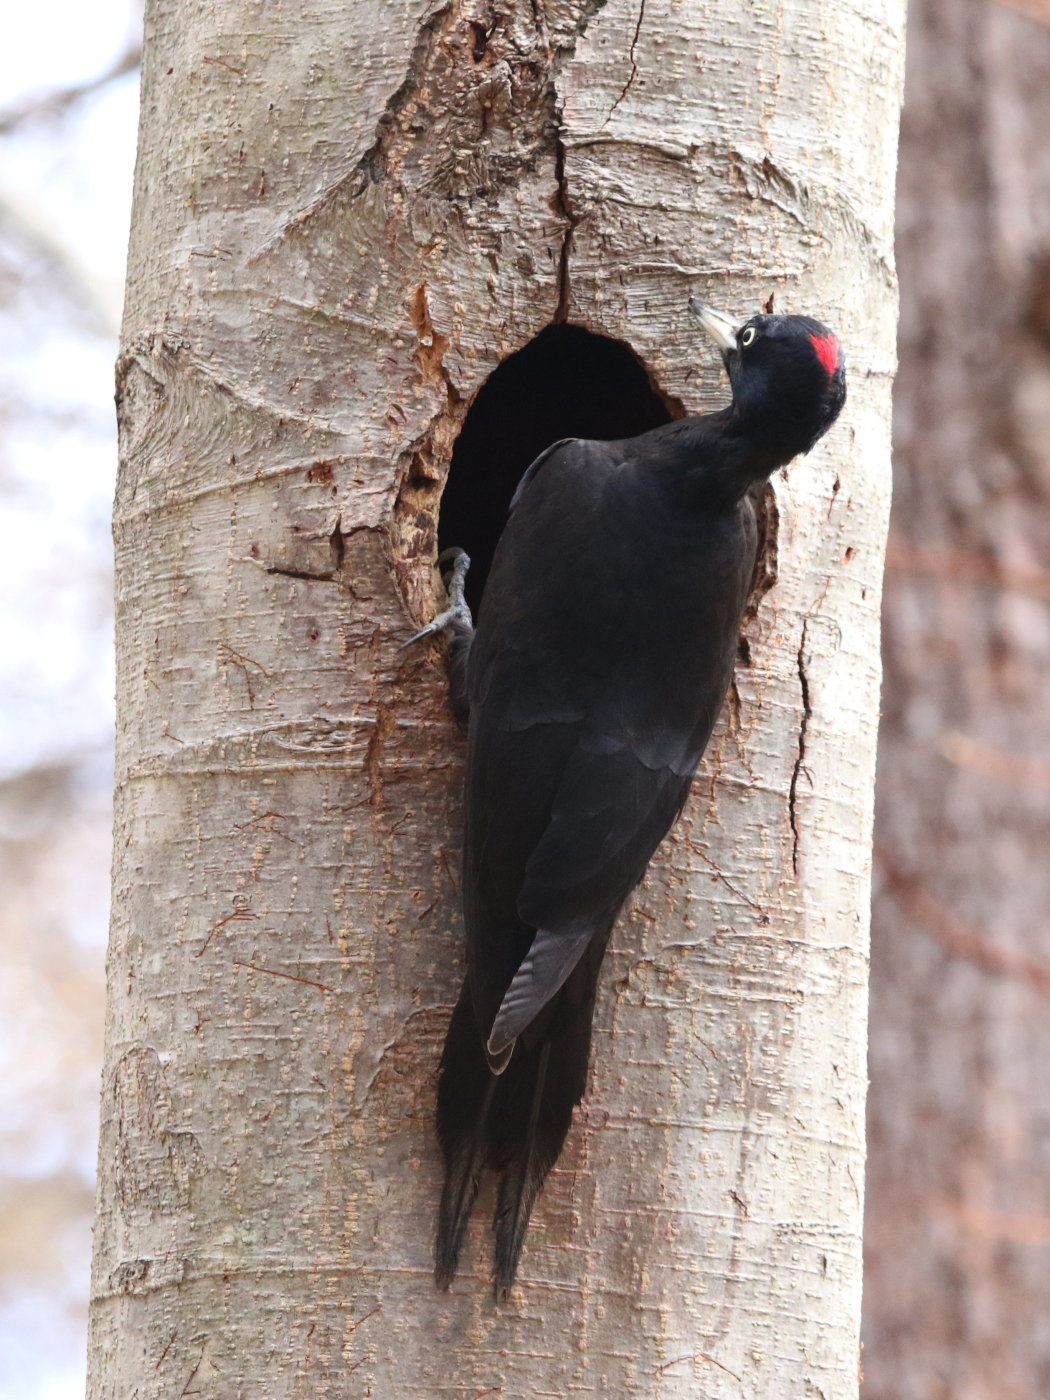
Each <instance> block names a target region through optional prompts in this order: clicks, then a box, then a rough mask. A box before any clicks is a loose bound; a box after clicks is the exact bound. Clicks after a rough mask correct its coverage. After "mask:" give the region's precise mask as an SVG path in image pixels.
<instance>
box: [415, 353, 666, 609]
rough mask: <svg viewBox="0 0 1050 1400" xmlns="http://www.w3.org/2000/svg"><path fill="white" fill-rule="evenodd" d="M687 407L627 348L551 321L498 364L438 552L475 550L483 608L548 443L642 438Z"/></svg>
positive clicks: (447, 500)
mask: <svg viewBox="0 0 1050 1400" xmlns="http://www.w3.org/2000/svg"><path fill="white" fill-rule="evenodd" d="M683 411H684V410H683V409H682V407H681V405H680V404H678V403H677V402H675V401H674V400H671V399H668V398H666V397H665V396H663V395H662V394H661V393H660V392H659V391H658V390H657V389H656V388H655V386H654V385H653V383H652V380H651V379H650V377H649V375H648V373H647V372H646V369H645V366H644V365H643V364H642V362H641V361H640V360H639V359H638V357H637V356H636V355H635V354H634V353H633V352H632V351H631V350H630V348H629V347H628V346H626V345H625V344H624V343H623V342H622V341H619V340H612V339H610V338H609V337H608V336H604V335H595V334H594V333H593V332H592V331H588V330H585V329H584V327H583V326H571V325H557V326H548V327H546V329H545V330H542V331H541V332H540V333H539V335H537V336H536V337H535V338H534V339H533V340H531V341H529V343H528V345H526V346H524V347H523V348H522V349H521V350H518V351H517V352H516V353H515V354H513V355H509V356H508V357H507V358H506V359H505V360H504V361H503V362H502V363H501V364H499V365H498V366H497V367H496V369H495V370H493V372H492V374H491V375H490V376H489V378H488V379H487V380H486V381H485V383H484V384H483V385H482V386H481V388H480V389H479V390H478V393H477V396H476V398H475V399H474V402H473V404H472V405H471V407H470V411H469V412H468V414H467V416H466V419H465V420H464V423H463V427H462V429H461V430H460V434H459V437H458V438H457V439H456V444H455V447H454V448H453V452H452V461H451V464H450V466H449V472H448V479H447V482H446V485H445V490H444V492H443V494H442V498H441V511H440V515H439V518H438V545H439V548H440V549H447V548H449V547H450V546H452V545H459V546H461V547H462V548H463V549H465V550H466V551H467V553H468V554H469V555H470V559H471V568H470V573H469V574H468V576H467V601H468V602H469V603H470V606H471V608H472V609H473V610H474V611H475V613H476V611H477V607H478V604H479V603H480V601H481V595H482V591H483V589H484V586H485V579H486V578H487V577H488V572H489V567H490V566H491V564H492V556H493V554H494V553H495V550H496V543H497V541H498V540H499V537H500V534H501V532H502V530H503V526H504V523H505V521H506V519H507V508H508V506H509V505H510V500H511V497H512V496H513V494H514V490H515V487H516V486H517V484H518V482H519V481H520V480H521V478H522V476H523V475H524V473H525V471H526V469H527V467H528V466H529V464H530V462H532V461H533V460H534V459H535V458H536V457H537V456H538V455H539V454H540V453H541V452H542V451H543V449H544V448H545V447H549V446H550V444H551V443H552V442H557V441H558V439H559V438H565V437H580V438H599V439H604V440H610V439H615V438H623V437H634V436H636V435H637V434H638V433H644V432H646V431H647V430H648V429H650V428H656V427H658V426H659V425H660V424H661V423H669V422H670V421H671V419H672V418H678V417H681V415H682V413H683Z"/></svg>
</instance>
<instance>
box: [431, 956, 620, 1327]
mask: <svg viewBox="0 0 1050 1400" xmlns="http://www.w3.org/2000/svg"><path fill="white" fill-rule="evenodd" d="M606 936H607V935H606ZM604 949H605V937H599V938H597V939H596V940H595V941H594V943H593V944H592V945H591V947H590V948H588V950H587V953H586V954H585V956H584V957H583V958H581V960H580V962H579V964H578V965H577V966H576V968H575V969H574V970H573V973H572V975H571V976H570V977H569V979H568V981H567V982H566V983H565V985H564V987H562V989H561V990H560V991H559V992H558V993H557V995H556V996H555V997H554V999H553V1001H551V1002H550V1003H549V1005H548V1006H547V1007H545V1008H544V1011H543V1013H542V1014H541V1015H540V1017H538V1018H537V1020H536V1021H535V1022H534V1023H533V1025H531V1026H529V1027H527V1028H526V1029H525V1031H524V1032H523V1033H522V1035H521V1036H519V1038H518V1040H517V1042H516V1043H514V1044H513V1045H512V1046H511V1047H509V1049H511V1050H512V1051H513V1053H512V1054H511V1055H510V1058H509V1063H506V1064H505V1066H501V1067H500V1072H499V1073H498V1074H496V1073H493V1072H492V1070H491V1069H490V1067H489V1064H488V1062H487V1060H486V1056H485V1035H484V1034H483V1032H482V1030H481V1028H480V1027H479V1025H478V1022H477V1018H476V1016H475V1014H474V1008H473V1003H472V998H471V995H470V991H469V988H468V986H467V985H466V984H464V987H463V990H462V992H461V993H460V998H459V1001H458V1003H457V1005H456V1009H455V1011H454V1012H453V1015H452V1021H451V1024H450V1025H449V1030H448V1037H447V1039H446V1041H445V1049H444V1053H443V1054H442V1057H441V1075H440V1079H439V1082H438V1136H439V1138H440V1141H441V1146H442V1150H443V1152H444V1156H445V1172H446V1177H445V1188H444V1191H443V1193H442V1197H441V1208H440V1213H439V1219H438V1234H437V1260H436V1267H435V1279H436V1281H437V1284H438V1286H439V1287H440V1288H447V1287H448V1286H449V1284H450V1283H451V1281H452V1278H453V1276H454V1274H455V1272H456V1268H457V1266H458V1263H459V1254H460V1249H461V1247H462V1243H463V1239H464V1236H465V1234H466V1228H467V1220H468V1218H469V1216H470V1212H471V1209H472V1208H473V1205H474V1202H475V1200H476V1199H477V1194H478V1187H479V1184H480V1178H481V1173H482V1171H483V1169H485V1168H486V1167H487V1168H489V1169H490V1170H492V1171H495V1172H498V1173H499V1174H500V1178H501V1180H500V1185H499V1194H498V1198H497V1205H496V1213H495V1219H494V1222H493V1226H494V1229H495V1233H496V1252H495V1280H494V1282H495V1294H496V1300H497V1302H504V1301H505V1300H506V1298H507V1296H508V1294H509V1292H510V1289H511V1286H512V1285H513V1283H514V1277H515V1274H516V1272H517V1268H518V1261H519V1259H520V1257H521V1252H522V1247H523V1245H524V1242H525V1234H526V1231H527V1229H528V1224H529V1217H530V1215H531V1213H532V1208H533V1206H534V1205H535V1203H536V1198H537V1196H538V1195H539V1193H540V1189H541V1188H542V1186H543V1183H544V1181H545V1179H546V1177H547V1173H548V1172H549V1171H550V1169H551V1167H552V1166H553V1165H554V1163H555V1162H556V1161H557V1160H558V1156H559V1154H560V1152H561V1149H562V1146H563V1145H564V1142H565V1138H566V1135H567V1134H568V1131H569V1127H570V1125H571V1123H572V1113H573V1109H574V1108H575V1106H576V1104H578V1103H579V1102H580V1099H581V1098H582V1097H583V1091H584V1088H585V1085H586V1080H587V1064H588V1059H589V1057H590V1042H591V1017H592V1014H593V1011H594V991H595V983H596V980H597V973H598V966H599V964H600V962H601V958H602V954H603V952H604Z"/></svg>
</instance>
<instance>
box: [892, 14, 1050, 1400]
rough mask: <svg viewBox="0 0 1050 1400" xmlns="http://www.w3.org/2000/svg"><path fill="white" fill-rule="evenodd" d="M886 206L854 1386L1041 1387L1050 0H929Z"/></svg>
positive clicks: (1048, 1025) (1021, 1398)
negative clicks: (894, 239)
mask: <svg viewBox="0 0 1050 1400" xmlns="http://www.w3.org/2000/svg"><path fill="white" fill-rule="evenodd" d="M1040 12H1041V13H1042V15H1043V19H1044V21H1045V20H1047V19H1050V12H1048V11H1047V9H1046V6H1045V5H1043V6H1039V5H1038V4H1035V3H1033V5H1032V6H1031V11H1030V13H1031V14H1032V15H1034V16H1038V15H1039V14H1040ZM898 230H899V236H898V258H899V267H900V278H901V368H900V375H899V378H898V382H897V391H896V408H897V415H896V449H897V450H896V479H895V500H894V516H893V528H892V532H891V543H890V552H889V563H888V576H887V591H886V612H885V664H886V679H885V687H884V710H885V720H884V725H883V730H882V739H881V749H880V760H879V797H878V818H877V843H878V858H877V864H876V891H877V897H876V901H875V921H874V930H873V985H872V1058H871V1068H872V1093H871V1115H870V1151H871V1155H870V1165H869V1208H868V1220H867V1272H866V1276H865V1338H866V1340H865V1373H866V1384H865V1386H864V1394H865V1397H866V1400H1045V1397H1046V1396H1047V1395H1050V1306H1048V1300H1050V937H1048V932H1047V928H1048V916H1050V672H1048V664H1050V663H1048V658H1050V568H1048V564H1050V29H1048V28H1047V27H1046V23H1045V22H1043V23H1039V22H1036V20H1035V19H1033V18H1028V17H1025V16H1024V15H1023V14H1022V13H1020V12H1019V11H1018V10H1013V9H1008V8H1006V7H1004V6H1002V5H998V4H994V3H988V2H987V0H915V3H914V4H913V5H912V9H911V13H910V16H909V31H908V77H907V86H906V101H905V117H904V124H903V129H902V145H901V174H900V185H899V207H898Z"/></svg>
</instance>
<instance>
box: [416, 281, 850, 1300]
mask: <svg viewBox="0 0 1050 1400" xmlns="http://www.w3.org/2000/svg"><path fill="white" fill-rule="evenodd" d="M694 309H695V310H697V312H698V315H699V316H700V319H701V321H702V322H703V324H704V325H705V327H706V329H707V330H708V331H709V332H710V333H711V334H712V335H713V337H714V338H715V340H716V341H717V342H718V344H719V346H720V348H721V350H722V353H723V357H724V359H725V363H726V366H727V369H728V372H729V378H730V383H731V386H732V390H733V401H732V403H731V404H730V406H729V407H728V408H725V409H723V410H721V411H720V412H717V413H711V414H704V415H700V416H696V417H689V418H683V419H680V420H679V421H677V422H673V423H668V424H666V425H664V426H662V427H658V428H655V429H653V430H652V431H650V432H646V433H643V434H641V435H640V436H638V437H634V438H628V439H623V440H621V441H617V442H598V441H581V440H576V439H569V440H567V441H563V442H560V443H555V444H554V445H553V446H551V447H549V448H547V450H546V451H545V452H543V453H542V454H541V455H540V457H539V458H537V460H536V461H535V462H534V463H533V465H532V466H531V467H530V468H529V470H528V472H527V473H526V474H525V476H524V477H523V479H522V482H521V485H520V487H519V488H518V492H517V494H516V496H515V499H514V502H513V503H512V506H511V512H510V515H509V518H508V521H507V525H506V528H505V529H504V531H503V534H502V536H501V538H500V541H499V545H498V547H497V550H496V555H495V559H494V562H493V565H492V569H491V572H490V573H489V576H488V580H487V583H486V586H485V591H484V596H483V599H482V603H481V608H480V616H479V620H478V626H477V631H476V633H474V632H473V631H472V628H471V625H470V620H469V613H467V612H466V609H465V606H463V605H462V603H461V601H459V602H457V603H456V604H454V606H453V608H452V609H451V611H450V612H449V613H448V614H445V615H443V617H442V618H441V619H438V620H437V623H436V624H435V625H443V626H445V627H447V628H449V629H450V631H451V634H452V647H451V662H452V690H453V702H454V705H455V706H456V707H457V710H458V713H459V714H460V715H461V716H462V717H464V718H465V717H466V716H467V715H468V713H469V720H468V721H467V722H468V732H469V749H468V759H467V780H466V830H465V849H464V862H463V902H464V917H465V924H466V942H467V976H466V979H465V981H464V984H463V988H462V991H461V993H460V997H459V1001H458V1004H457V1006H456V1008H455V1011H454V1013H453V1016H452V1021H451V1024H450V1026H449V1031H448V1036H447V1039H446V1042H445V1048H444V1052H443V1054H442V1059H441V1071H440V1080H439V1087H438V1134H439V1137H440V1141H441V1146H442V1149H443V1152H444V1156H445V1163H446V1182H445V1188H444V1193H443V1196H442V1201H441V1209H440V1218H439V1226H438V1238H437V1265H436V1278H437V1282H438V1284H439V1285H440V1286H442V1287H447V1286H448V1284H449V1283H450V1281H451V1279H452V1277H453V1275H454V1274H455V1271H456V1267H457V1264H458V1260H459V1253H460V1247H461V1244H462V1240H463V1236H464V1232H465V1229H466V1224H467V1220H468V1217H469V1214H470V1210H471V1207H472V1205H473V1203H474V1200H475V1198H476V1195H477V1191H478V1186H479V1182H480V1178H481V1174H482V1172H483V1171H484V1170H485V1169H491V1170H493V1171H495V1172H497V1173H498V1174H499V1176H500V1186H499V1196H498V1203H497V1207H496V1218H495V1232H496V1277H495V1286H496V1295H497V1298H500V1299H502V1298H505V1297H506V1295H507V1292H508V1291H509V1289H510V1286H511V1284H512V1283H513V1280H514V1275H515V1271H516V1269H517V1264H518V1258H519V1255H520V1253H521V1248H522V1243H523V1241H524V1236H525V1230H526V1227H527V1224H528V1219H529V1214H530V1212H531V1210H532V1206H533V1203H534V1201H535V1198H536V1195H537V1193H538V1192H539V1190H540V1187H541V1186H542V1184H543V1181H544V1178H545V1177H546V1175H547V1172H548V1171H549V1170H550V1168H551V1166H552V1165H553V1163H554V1162H555V1160H556V1159H557V1157H558V1154H559V1152H560V1151H561V1148H562V1144H563V1143H564V1140H565V1136H566V1133H567V1132H568V1129H569V1124H570V1122H571V1119H572V1112H573V1108H574V1106H575V1105H576V1104H577V1103H579V1101H580V1099H581V1097H582V1095H583V1092H584V1088H585V1081H586V1076H587V1066H588V1058H589V1053H590V1039H591V1019H592V1014H593V1010H594V1001H595V994H596V987H597V980H598V970H599V967H600V964H601V961H602V957H603V954H604V952H605V947H606V944H607V943H608V939H609V934H610V931H611V929H612V926H613V923H614V921H615V919H616V916H617V914H618V913H619V911H620V908H621V907H622V905H623V903H624V900H625V899H626V898H627V896H628V895H629V894H630V892H631V891H632V890H633V889H634V887H635V886H636V885H637V884H638V882H639V881H640V880H641V878H642V876H643V875H644V874H645V870H646V867H647V865H648V863H649V860H650V858H651V856H652V854H653V852H654V851H655V849H656V847H657V846H658V845H659V843H660V841H661V840H662V839H663V837H664V835H665V834H666V833H667V831H668V829H669V828H670V826H671V825H672V823H673V822H674V820H675V818H676V817H677V816H678V813H679V812H680V811H681V809H682V806H683V804H684V802H685V800H686V797H687V795H688V792H689V785H690V782H691V781H692V777H693V774H694V772H695V770H696V766H697V764H698V763H699V761H700V758H701V755H702V754H703V751H704V748H705V746H706V745H707V742H708V739H709V737H710V735H711V730H712V728H713V726H714V723H715V720H716V718H717V716H718V713H719V710H720V709H721V706H722V703H723V700H724V698H725V695H726V691H727V689H728V687H729V683H730V680H731V677H732V671H733V664H734V658H735V654H736V649H737V640H738V633H739V628H740V620H741V616H742V614H743V610H744V606H745V603H746V601H747V596H748V591H749V587H750V583H751V578H752V572H753V569H754V564H755V554H756V547H757V530H756V522H755V514H754V508H753V505H752V502H751V499H750V496H749V494H748V493H749V492H750V490H751V489H752V488H753V487H754V486H756V485H757V484H758V483H760V482H762V481H764V480H765V479H766V478H768V476H769V475H770V473H771V472H773V471H774V470H775V469H776V468H778V467H780V466H783V465H784V464H785V463H787V462H788V461H790V460H791V459H792V458H793V457H795V456H797V455H798V454H799V453H801V452H806V451H808V450H809V449H810V448H811V447H812V446H813V444H814V443H815V442H816V441H817V440H818V439H819V438H820V437H821V436H822V434H823V433H824V432H825V431H826V430H827V428H828V427H829V426H830V425H831V423H832V422H833V421H834V419H835V417H836V416H837V414H838V412H839V410H840V408H841V406H842V403H843V401H844V398H845V378H844V372H843V364H842V356H841V351H840V349H839V346H838V342H837V341H836V339H835V337H834V336H833V335H832V334H831V332H830V331H828V330H827V329H826V328H825V327H824V326H822V325H821V324H820V323H819V322H817V321H813V320H811V319H810V318H808V317H799V316H755V317H752V318H751V319H750V320H748V321H746V322H744V323H743V324H742V325H739V326H737V325H734V324H733V323H732V322H730V321H729V320H728V318H726V317H724V316H721V315H720V314H719V313H716V312H713V311H711V310H710V309H708V308H695V307H694ZM453 553H454V552H453ZM465 562H466V561H465V556H462V555H461V556H460V557H459V559H458V560H457V561H456V574H457V584H456V592H457V593H458V595H459V598H460V599H461V593H462V575H463V572H464V568H465ZM428 630H431V629H428Z"/></svg>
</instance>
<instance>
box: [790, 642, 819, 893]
mask: <svg viewBox="0 0 1050 1400" xmlns="http://www.w3.org/2000/svg"><path fill="white" fill-rule="evenodd" d="M808 627H809V621H808V619H807V620H805V621H804V622H803V623H802V637H801V639H800V640H799V644H798V680H799V685H800V687H801V690H802V721H801V723H800V724H799V727H798V753H797V754H796V755H795V767H794V769H793V770H792V773H791V787H790V789H789V791H788V818H789V820H790V822H791V835H792V844H791V868H792V870H793V871H794V873H795V875H796V876H797V875H798V850H799V838H800V832H799V827H798V812H797V811H796V808H795V798H796V795H797V793H798V775H799V774H800V773H801V772H802V764H803V762H804V760H805V757H806V738H807V736H808V732H809V720H810V716H811V715H812V713H813V710H812V707H811V705H810V699H809V677H808V676H807V675H806V631H807V628H808Z"/></svg>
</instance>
